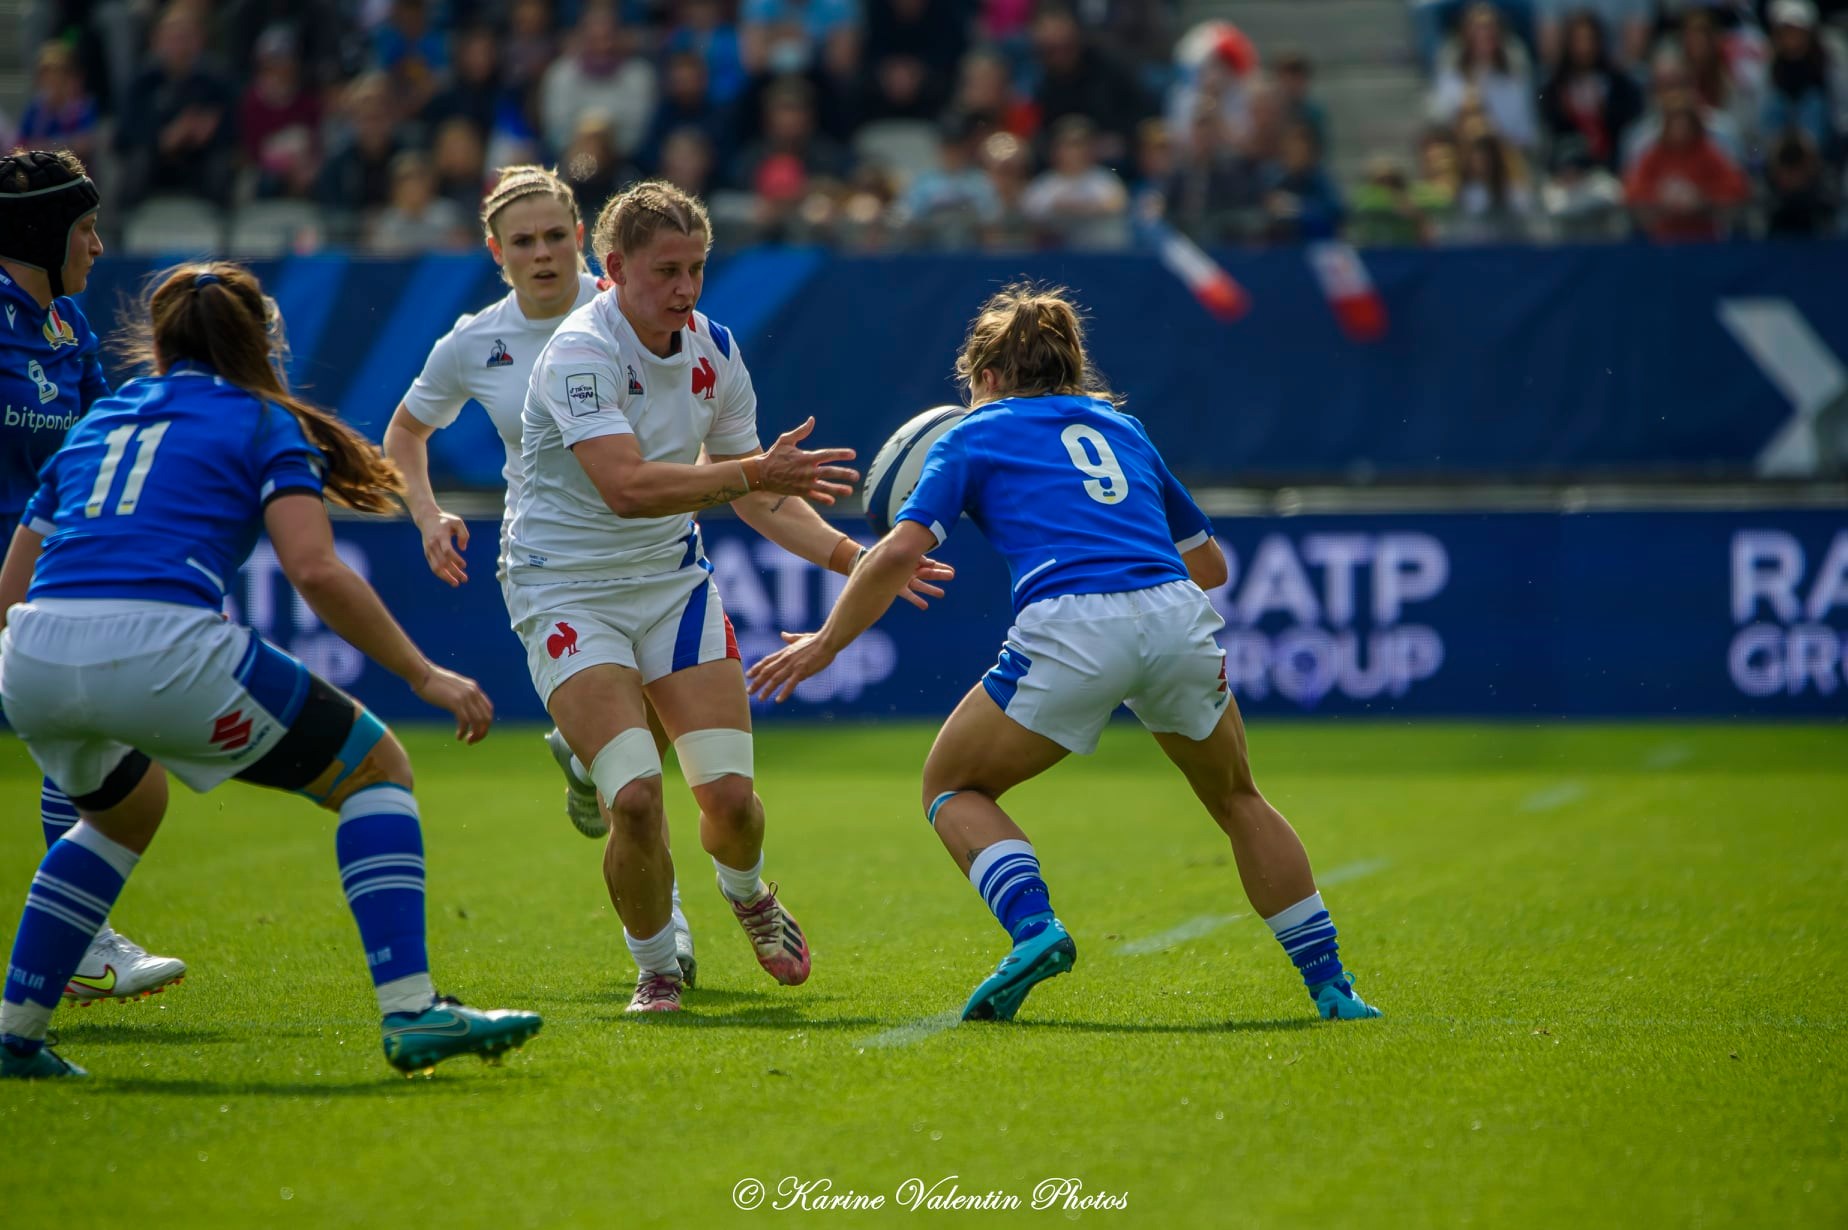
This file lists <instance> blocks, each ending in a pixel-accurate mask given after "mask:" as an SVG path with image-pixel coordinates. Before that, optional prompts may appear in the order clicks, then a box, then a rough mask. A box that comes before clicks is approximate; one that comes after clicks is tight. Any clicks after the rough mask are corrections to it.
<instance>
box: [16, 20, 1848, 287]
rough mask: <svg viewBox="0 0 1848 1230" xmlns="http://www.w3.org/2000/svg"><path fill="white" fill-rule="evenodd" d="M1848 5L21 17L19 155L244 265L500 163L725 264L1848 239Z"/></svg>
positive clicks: (369, 239)
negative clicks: (220, 242)
mask: <svg viewBox="0 0 1848 1230" xmlns="http://www.w3.org/2000/svg"><path fill="white" fill-rule="evenodd" d="M1845 8H1848V6H1844V5H1843V4H1840V3H1835V2H1829V3H1824V4H1822V5H1820V6H1818V5H1817V4H1816V3H1815V0H1763V2H1761V3H1760V2H1753V0H1717V2H1715V3H1712V4H1694V3H1688V2H1686V0H1598V2H1596V3H1590V4H1588V5H1585V6H1583V7H1581V6H1579V5H1575V4H1571V3H1561V2H1559V0H1548V2H1546V3H1541V4H1531V3H1525V2H1523V3H1515V2H1514V0H1501V2H1500V3H1499V4H1492V3H1474V4H1463V3H1458V2H1457V0H1185V2H1183V3H1179V4H1176V3H1172V2H1171V0H1076V2H1075V3H1073V4H1070V5H1068V4H1067V3H1065V0H1051V2H1049V3H1042V4H1038V5H1035V4H1030V3H1025V2H1023V0H863V2H862V3H859V4H855V3H852V2H851V0H811V2H809V3H795V2H793V0H744V2H743V3H742V4H734V3H729V2H728V0H621V2H620V3H615V2H613V0H561V2H560V3H558V4H556V5H553V4H549V3H548V0H238V2H237V3H232V4H229V5H224V6H212V7H208V6H204V5H202V4H200V3H199V0H167V3H165V4H164V5H160V4H154V3H151V2H148V0H0V26H4V27H9V28H13V29H17V30H18V31H19V32H20V35H21V37H20V38H19V39H17V40H6V41H5V42H4V43H0V46H3V47H4V48H5V50H4V51H0V141H4V142H6V143H7V144H9V145H11V144H16V143H26V144H37V145H60V146H66V147H69V148H72V149H74V150H76V151H77V152H78V153H79V154H80V155H82V156H85V157H87V158H90V159H91V160H92V161H94V162H95V163H96V164H97V166H96V169H97V171H98V173H99V179H100V181H101V182H102V183H103V184H104V186H105V190H106V191H107V192H109V193H110V194H111V200H110V202H109V203H110V205H111V209H110V211H109V213H108V214H107V215H106V217H107V220H108V228H109V233H110V234H111V235H112V236H114V237H121V238H125V239H128V238H132V239H134V240H136V241H139V240H140V239H141V238H143V237H146V236H149V235H157V234H158V233H159V232H158V226H157V224H159V225H164V224H166V222H167V221H168V220H170V219H171V218H172V216H173V214H172V208H173V207H172V206H171V204H170V203H167V202H166V201H164V200H163V201H161V202H155V201H153V200H151V199H149V198H150V197H152V196H155V195H158V196H161V197H163V198H166V197H172V196H187V197H192V198H196V199H199V200H203V201H207V202H210V203H212V204H214V205H216V206H219V207H221V208H224V209H227V210H228V211H229V212H228V221H225V222H224V226H225V229H226V233H227V234H228V235H231V236H235V237H236V238H237V240H238V241H239V245H240V246H247V247H248V250H249V251H250V252H251V253H253V254H257V253H270V252H275V251H278V250H280V248H279V246H278V245H279V244H281V245H283V246H286V247H287V248H289V249H290V250H293V251H307V250H312V249H313V248H315V247H317V246H320V245H323V244H331V245H336V246H349V247H354V248H363V249H368V250H374V251H380V252H384V251H390V252H394V253H404V252H416V251H424V250H440V249H444V248H448V247H452V246H455V245H456V244H457V243H463V242H467V237H466V236H464V237H462V238H461V239H458V237H457V228H456V226H455V215H456V214H457V213H458V212H459V213H460V214H462V215H463V217H464V222H466V217H467V215H469V214H470V213H472V211H473V208H474V206H475V204H476V203H477V202H478V201H479V199H480V196H481V193H482V192H483V191H484V190H485V188H486V187H487V186H488V184H487V176H488V174H490V173H491V172H489V171H488V168H491V167H493V166H496V165H504V164H506V163H509V162H514V161H524V160H532V159H543V160H546V161H553V162H557V163H559V164H560V165H561V166H563V168H564V169H565V171H566V173H567V174H568V176H569V177H570V178H571V180H572V182H573V183H574V184H576V185H578V186H579V187H580V189H581V192H582V194H583V196H584V197H585V199H586V201H587V203H588V204H590V205H592V206H594V204H595V203H596V202H597V200H598V199H600V198H601V197H602V196H603V195H606V194H607V193H608V192H609V191H610V190H611V189H612V188H613V187H616V186H619V185H620V184H622V183H623V182H626V181H628V180H630V179H633V178H634V177H636V176H638V175H644V174H665V175H669V176H671V177H677V182H683V183H685V184H686V185H687V186H689V187H692V188H696V189H698V190H700V191H702V192H704V193H706V194H707V195H709V196H711V197H712V198H713V200H714V204H715V207H716V208H715V214H716V215H717V218H718V220H719V222H720V229H721V235H720V238H721V242H723V243H726V244H728V245H738V244H749V243H751V242H757V241H776V240H790V241H799V242H805V243H807V242H819V243H824V244H832V245H836V246H841V247H844V248H848V249H854V250H884V249H893V248H903V247H912V246H918V247H929V248H933V249H942V248H946V247H988V248H991V249H1000V250H1012V249H1019V248H1056V247H1061V246H1065V245H1068V244H1070V245H1076V246H1080V247H1087V248H1098V247H1105V248H1108V247H1113V246H1122V245H1126V244H1129V243H1131V242H1132V237H1133V235H1134V234H1135V228H1134V227H1132V226H1131V225H1130V223H1131V222H1147V221H1149V220H1152V219H1158V218H1163V217H1165V218H1166V219H1167V220H1169V221H1171V222H1173V223H1174V224H1175V225H1177V226H1178V227H1180V228H1181V229H1183V230H1185V231H1188V232H1190V233H1192V234H1194V235H1195V236H1196V237H1197V238H1199V239H1202V240H1204V241H1208V242H1214V241H1237V242H1241V243H1291V242H1297V241H1304V240H1315V239H1318V238H1323V237H1326V236H1327V235H1329V234H1337V233H1338V234H1341V235H1344V236H1346V237H1347V238H1350V239H1352V240H1354V241H1356V242H1358V243H1361V244H1362V245H1379V246H1393V245H1401V244H1418V243H1475V242H1484V241H1493V242H1505V241H1510V240H1517V241H1530V240H1532V241H1545V240H1552V239H1561V240H1571V241H1576V242H1584V241H1602V240H1611V239H1619V238H1624V237H1627V236H1629V235H1630V234H1632V233H1634V232H1640V233H1642V234H1644V235H1646V236H1652V237H1655V238H1662V239H1670V238H1672V239H1677V240H1685V239H1689V238H1700V237H1708V238H1717V237H1757V236H1761V235H1765V234H1775V235H1777V236H1780V237H1788V236H1803V235H1814V234H1832V233H1837V232H1839V230H1840V229H1841V225H1842V216H1841V210H1840V202H1841V198H1842V195H1843V194H1842V173H1843V165H1844V155H1845V154H1848V147H1845V143H1844V137H1843V134H1844V132H1845V131H1848V32H1845V29H1848V28H1845V27H1844V26H1843V25H1842V24H1841V23H1843V22H1844V11H1845ZM1073 115H1076V116H1079V117H1082V119H1083V120H1085V121H1087V122H1088V125H1089V128H1088V131H1085V132H1082V133H1079V132H1077V130H1076V129H1075V128H1074V127H1072V126H1068V127H1067V128H1066V129H1064V130H1061V129H1060V126H1059V121H1061V120H1062V119H1064V118H1066V117H1068V116H1073ZM1671 119H1672V122H1671ZM1059 131H1065V132H1066V133H1067V134H1068V137H1069V138H1070V139H1067V140H1063V141H1061V139H1060V138H1059V137H1058V136H1057V133H1058V132H1059ZM1665 132H1666V136H1665V135H1664V134H1665ZM1080 146H1084V147H1088V148H1083V149H1081V148H1080ZM406 153H416V154H421V155H424V156H426V157H427V158H428V160H429V161H430V163H431V164H432V168H433V170H432V168H425V167H424V166H423V164H420V163H418V162H416V161H415V160H410V161H403V162H401V161H397V159H398V158H399V156H400V155H403V154H406ZM1061 157H1062V158H1064V159H1065V160H1066V164H1065V166H1064V169H1060V168H1059V167H1056V166H1054V165H1053V161H1054V160H1055V159H1056V158H1061ZM946 160H947V166H946ZM1093 163H1095V166H1093V165H1092V164H1093ZM431 173H433V174H434V176H435V188H434V190H433V191H432V190H431V189H430V188H429V186H428V184H427V183H426V182H425V181H426V179H427V178H428V176H429V174H431ZM978 180H980V181H985V182H978ZM1113 181H1114V182H1115V184H1116V185H1117V186H1115V187H1113V186H1112V183H1113ZM1036 183H1037V184H1038V185H1039V186H1038V188H1037V190H1036V189H1035V187H1034V185H1035V184H1036ZM394 193H396V194H399V195H401V196H402V197H403V198H404V199H403V200H401V201H399V203H398V204H397V205H396V206H394V205H393V203H392V200H391V198H392V197H393V195H394ZM426 198H427V200H426ZM275 202H285V203H290V202H292V203H295V204H293V205H290V206H289V207H288V208H286V209H279V208H273V207H272V206H273V204H274V203H275ZM444 202H450V203H453V206H454V208H453V209H451V207H450V205H447V204H444ZM302 203H318V205H319V207H320V213H319V216H318V217H317V218H316V219H315V220H314V221H313V222H312V223H310V222H308V221H307V220H306V218H307V213H306V210H305V208H304V207H303V204H302ZM407 208H408V209H410V210H411V211H412V213H411V214H410V215H407V213H406V210H407ZM141 211H147V213H148V217H147V218H146V219H138V218H137V216H136V215H137V213H139V212H141ZM245 211H251V212H252V214H253V216H252V218H251V219H250V220H248V221H246V220H244V219H242V217H241V214H242V213H244V212H245ZM199 216H203V215H199ZM279 219H280V220H282V221H279ZM463 229H464V230H467V229H470V228H468V227H467V226H466V225H465V226H464V227H463ZM197 233H198V232H197V231H196V230H189V231H188V232H187V234H186V236H185V238H186V239H187V240H188V241H189V242H191V241H192V239H193V238H194V236H195V235H196V234H197Z"/></svg>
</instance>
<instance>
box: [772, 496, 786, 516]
mask: <svg viewBox="0 0 1848 1230" xmlns="http://www.w3.org/2000/svg"><path fill="white" fill-rule="evenodd" d="M787 503H789V497H788V496H786V495H779V496H777V497H776V503H774V504H772V505H771V506H770V511H771V512H775V511H777V510H778V509H779V508H781V507H783V505H785V504H787Z"/></svg>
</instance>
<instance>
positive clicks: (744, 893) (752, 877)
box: [712, 850, 764, 901]
mask: <svg viewBox="0 0 1848 1230" xmlns="http://www.w3.org/2000/svg"><path fill="white" fill-rule="evenodd" d="M712 866H713V869H714V870H715V871H717V872H718V873H719V891H720V892H722V893H724V894H725V895H726V896H727V897H730V898H731V899H732V900H733V901H755V900H756V899H757V897H758V895H759V894H761V893H762V892H763V891H764V856H763V851H761V850H760V851H758V853H757V865H756V866H754V867H747V868H746V869H745V870H743V871H740V870H738V869H737V868H736V867H727V866H726V865H725V864H724V863H721V862H720V861H719V860H718V859H716V858H715V859H713V860H712Z"/></svg>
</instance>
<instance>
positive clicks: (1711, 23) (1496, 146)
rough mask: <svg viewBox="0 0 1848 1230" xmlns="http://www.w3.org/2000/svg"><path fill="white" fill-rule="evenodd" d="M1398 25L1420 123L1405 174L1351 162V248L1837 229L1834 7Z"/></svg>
mask: <svg viewBox="0 0 1848 1230" xmlns="http://www.w3.org/2000/svg"><path fill="white" fill-rule="evenodd" d="M1414 14H1415V16H1416V17H1417V18H1418V20H1419V32H1420V50H1421V53H1422V54H1424V55H1426V56H1427V57H1428V58H1429V68H1430V72H1431V89H1430V95H1429V100H1428V114H1427V117H1426V118H1427V119H1428V120H1429V122H1430V127H1429V128H1427V129H1426V130H1425V131H1424V133H1423V134H1422V136H1421V138H1420V140H1419V144H1418V149H1417V151H1416V153H1415V169H1413V170H1408V169H1407V168H1406V167H1405V165H1404V164H1403V163H1400V162H1398V161H1396V160H1393V159H1391V158H1381V159H1379V160H1377V161H1376V162H1375V163H1373V164H1372V165H1370V166H1369V168H1368V172H1367V175H1366V179H1365V182H1364V184H1363V185H1361V186H1360V187H1359V188H1358V189H1357V190H1356V192H1355V207H1356V218H1355V220H1354V226H1353V230H1354V237H1355V238H1357V239H1359V240H1362V241H1366V242H1402V241H1411V240H1415V239H1417V238H1420V237H1427V236H1436V237H1438V238H1442V239H1448V240H1451V241H1455V242H1512V241H1521V240H1528V239H1536V238H1559V239H1566V240H1601V239H1613V238H1621V237H1623V236H1625V235H1627V234H1630V233H1632V232H1633V231H1634V232H1639V233H1641V234H1643V235H1645V236H1648V237H1650V238H1653V239H1657V240H1663V241H1686V240H1702V239H1706V240H1711V239H1718V238H1725V237H1735V236H1759V235H1765V236H1792V237H1800V236H1814V235H1822V234H1836V233H1839V232H1840V231H1841V229H1842V222H1843V215H1842V209H1841V200H1842V188H1843V182H1844V181H1843V169H1844V161H1845V160H1848V34H1845V33H1844V31H1845V30H1848V26H1844V25H1843V24H1841V23H1842V21H1843V18H1844V17H1845V16H1848V0H1833V2H1827V0H1825V2H1823V3H1821V4H1819V3H1818V0H1761V2H1755V0H1655V2H1652V0H1493V3H1483V2H1478V3H1472V4H1467V5H1466V4H1465V3H1462V2H1461V0H1417V2H1416V3H1415V4H1414ZM1832 21H1833V22H1834V23H1836V24H1831V22H1832Z"/></svg>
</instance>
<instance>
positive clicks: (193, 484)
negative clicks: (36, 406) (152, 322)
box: [25, 364, 324, 610]
mask: <svg viewBox="0 0 1848 1230" xmlns="http://www.w3.org/2000/svg"><path fill="white" fill-rule="evenodd" d="M323 468H324V458H323V457H322V456H321V452H320V450H319V449H317V448H315V447H314V446H313V445H312V444H310V443H309V442H308V438H307V437H306V436H305V435H303V434H302V429H301V425H300V424H299V423H297V422H296V421H295V416H294V415H292V414H290V413H289V412H288V411H287V410H285V409H283V408H282V407H281V406H277V405H273V404H271V403H268V402H265V401H263V400H261V399H260V398H257V397H255V396H253V395H251V394H250V393H247V392H245V391H244V390H243V389H241V388H239V387H238V386H236V385H234V384H231V383H229V382H228V381H225V380H223V379H221V378H219V377H218V376H217V375H215V374H213V373H212V372H211V371H210V370H209V369H208V368H206V367H204V366H203V365H199V364H181V365H179V366H177V367H175V368H174V369H173V370H172V371H169V372H168V373H167V374H166V375H164V376H150V377H148V378H146V379H142V380H132V381H130V382H129V383H127V384H125V385H123V386H122V388H121V390H120V391H119V392H116V393H113V394H111V395H109V396H108V397H105V398H103V399H102V400H101V401H99V402H97V403H96V404H95V405H94V406H92V407H91V408H90V412H89V413H88V414H86V415H85V416H84V417H83V418H82V419H81V420H79V422H78V423H77V426H76V427H74V428H72V429H71V433H70V435H69V436H68V437H67V438H66V440H65V443H64V447H63V448H62V449H60V450H59V451H58V453H57V455H56V456H54V457H53V458H52V459H51V461H50V462H48V463H47V464H46V466H45V469H44V473H43V475H42V476H41V484H40V486H39V489H38V493H37V494H36V495H34V496H33V497H32V501H31V503H30V504H29V505H28V506H27V508H26V514H25V516H26V523H27V524H28V525H30V526H31V527H32V528H33V529H35V530H37V531H38V532H39V533H41V534H44V535H46V539H45V546H44V550H43V553H42V554H41V555H40V556H39V562H38V570H37V572H36V573H35V574H34V576H33V579H32V588H31V590H30V591H29V594H28V596H29V597H31V598H139V599H143V600H147V601H153V602H177V603H182V604H185V605H187V606H205V607H211V608H212V609H214V610H216V609H218V608H219V607H221V606H223V605H224V599H225V583H226V582H227V581H228V580H229V579H230V578H231V577H232V575H233V574H234V573H236V571H237V569H238V567H239V566H240V565H242V564H243V562H244V560H245V559H246V558H247V557H248V556H249V555H250V551H251V548H252V547H254V546H256V544H257V537H258V536H259V535H260V534H261V533H262V532H263V508H264V506H265V505H266V504H268V503H269V501H270V500H272V499H275V498H276V497H277V496H279V495H283V494H285V493H287V492H292V491H304V492H309V493H311V494H314V495H319V494H320V493H321V489H322V481H321V475H322V471H323Z"/></svg>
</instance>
